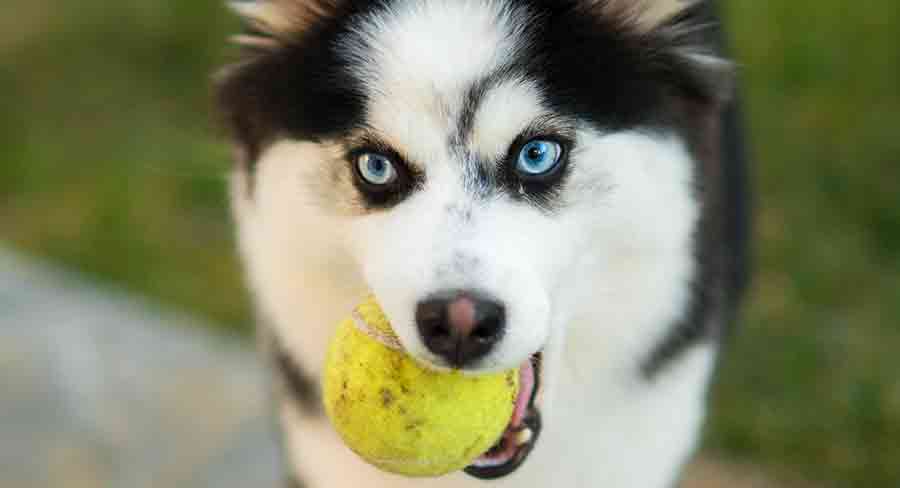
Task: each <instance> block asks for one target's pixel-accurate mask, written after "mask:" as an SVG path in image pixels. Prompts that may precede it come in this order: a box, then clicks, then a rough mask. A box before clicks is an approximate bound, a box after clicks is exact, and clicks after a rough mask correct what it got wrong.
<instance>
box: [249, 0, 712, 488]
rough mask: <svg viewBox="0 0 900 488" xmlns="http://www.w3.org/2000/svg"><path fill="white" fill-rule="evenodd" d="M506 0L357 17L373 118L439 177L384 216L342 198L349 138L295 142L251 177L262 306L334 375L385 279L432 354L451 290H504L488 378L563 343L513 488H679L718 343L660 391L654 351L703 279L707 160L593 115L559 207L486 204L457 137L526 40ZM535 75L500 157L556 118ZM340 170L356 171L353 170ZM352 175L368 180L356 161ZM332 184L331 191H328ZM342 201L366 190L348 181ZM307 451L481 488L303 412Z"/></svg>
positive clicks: (495, 146)
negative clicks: (466, 99)
mask: <svg viewBox="0 0 900 488" xmlns="http://www.w3.org/2000/svg"><path fill="white" fill-rule="evenodd" d="M501 7H502V2H475V1H471V0H461V1H451V0H432V1H427V2H417V3H416V4H415V6H412V3H410V4H409V5H407V6H401V7H399V8H398V9H397V11H395V12H392V13H391V14H390V15H387V14H386V15H383V16H382V17H380V18H376V19H372V20H371V21H370V22H369V23H367V24H364V25H359V26H357V29H358V32H359V33H360V34H361V35H362V36H363V37H364V38H365V39H366V42H368V43H371V44H372V45H374V46H375V49H372V50H363V49H362V47H361V46H360V45H358V44H353V43H348V45H346V46H344V47H345V48H346V49H348V50H349V51H350V52H353V53H354V55H355V56H357V57H358V61H359V63H360V70H361V73H362V76H363V79H366V80H368V81H367V83H368V84H367V89H368V90H370V92H371V93H370V95H371V97H372V100H373V101H372V103H371V105H370V106H369V107H368V108H367V121H368V124H369V126H370V127H371V128H372V129H373V130H374V131H376V132H377V133H378V135H379V136H380V137H382V138H383V139H384V140H385V141H387V142H388V143H390V144H392V146H393V147H394V148H395V149H396V150H397V151H399V152H400V153H401V154H403V155H404V156H405V157H406V158H407V159H408V160H409V161H410V162H411V163H412V164H414V165H416V166H417V167H418V168H419V169H420V170H421V171H423V172H424V173H425V174H426V185H425V188H424V189H422V190H421V191H418V192H416V193H414V194H413V195H412V196H411V197H410V198H409V199H408V200H406V201H404V202H403V203H401V204H400V205H398V206H396V207H394V208H392V209H390V210H388V211H384V212H373V213H369V214H366V215H358V214H357V215H348V214H346V213H342V212H339V211H335V209H334V208H328V206H327V205H323V202H322V194H323V192H324V193H325V194H326V195H327V192H328V190H329V187H328V183H327V182H325V181H324V180H323V178H322V174H323V172H327V171H323V168H325V167H328V168H341V167H342V166H340V165H344V166H348V165H347V163H346V162H343V161H342V160H341V154H340V153H339V152H338V151H337V150H336V149H335V148H334V146H333V145H332V144H330V143H327V142H326V143H323V144H314V143H300V142H291V141H280V142H278V143H276V144H274V145H273V146H272V147H270V148H269V149H268V150H267V151H266V152H265V154H264V155H263V157H262V158H261V159H260V161H259V162H258V165H257V167H258V169H257V173H256V174H255V190H254V195H253V197H252V198H250V197H248V196H247V194H246V192H245V191H243V189H244V188H245V186H246V182H245V181H244V178H245V177H246V176H244V175H242V174H237V175H236V177H235V181H234V187H235V188H234V192H233V193H234V201H235V203H234V208H235V215H236V218H237V221H238V224H239V231H240V244H241V250H242V253H243V256H244V259H245V263H246V265H247V269H248V274H249V277H250V283H251V286H252V288H253V290H254V292H255V296H256V298H257V301H258V304H259V308H260V311H261V313H262V314H263V316H264V318H266V319H268V320H269V321H270V322H271V324H272V325H273V327H274V328H275V331H276V333H277V334H278V336H279V337H280V338H281V340H282V342H283V343H284V344H285V346H286V347H287V349H288V350H289V351H290V352H292V353H293V354H294V355H296V357H297V361H298V362H299V363H300V364H301V366H302V367H303V368H304V369H305V370H306V371H308V372H310V373H312V374H314V375H318V373H319V372H320V370H321V364H322V363H323V361H324V355H325V350H326V345H327V341H328V339H329V337H330V335H331V333H332V331H333V324H336V323H337V322H338V321H339V320H340V319H341V318H343V317H345V316H346V315H347V313H348V311H349V310H351V308H352V306H353V305H354V304H355V303H357V302H358V301H359V300H360V298H361V297H363V296H364V294H365V293H366V291H367V290H369V289H371V290H373V291H374V292H375V293H376V294H377V296H378V298H379V300H380V302H381V304H382V305H383V306H384V308H385V310H386V312H387V314H388V315H389V316H390V317H391V319H392V322H393V324H394V326H395V329H396V331H397V333H398V335H399V336H400V338H401V341H402V342H403V343H404V345H405V346H406V347H407V349H408V350H409V351H410V352H411V353H412V354H414V355H416V356H417V357H419V358H420V359H422V360H424V361H428V362H431V363H434V364H436V365H438V366H439V365H440V364H441V362H440V359H439V358H437V357H435V356H434V355H432V354H431V353H429V352H428V351H427V349H426V348H425V347H424V346H423V344H422V341H421V339H420V338H419V337H418V333H417V331H416V328H415V325H414V320H413V314H414V310H415V305H416V303H417V302H418V301H419V300H421V299H423V298H425V297H426V296H428V295H429V294H430V293H432V292H436V291H440V290H445V289H458V288H475V289H478V290H482V291H486V292H489V293H491V294H493V295H494V296H495V297H497V298H498V299H500V300H502V301H503V302H504V303H505V305H506V307H507V313H508V318H507V322H508V326H507V327H508V330H507V333H506V335H505V336H504V340H503V341H502V342H501V344H499V346H498V347H497V348H496V350H495V351H494V352H492V353H491V354H490V355H489V356H488V357H487V359H486V361H485V363H484V364H483V365H482V368H481V369H482V370H485V371H486V370H495V369H501V368H510V367H515V366H517V365H519V364H521V363H522V362H523V361H524V360H525V359H526V358H527V357H528V356H530V355H531V354H532V353H534V352H536V351H538V350H542V349H543V350H544V353H545V367H544V374H543V381H544V385H545V391H544V393H543V397H544V398H543V401H542V403H541V410H542V413H543V416H544V429H543V433H542V438H541V439H540V441H539V442H538V444H537V447H536V450H535V452H534V453H533V454H532V456H531V457H530V459H529V460H528V461H527V462H526V463H525V465H524V466H523V467H522V468H520V470H519V471H518V472H516V473H515V474H514V475H512V476H510V477H507V478H505V479H503V480H501V481H499V482H497V483H496V484H495V486H499V487H547V486H566V487H573V488H577V487H589V486H604V487H608V488H623V487H641V488H662V487H665V486H667V485H668V484H669V483H671V482H672V481H673V479H674V476H676V474H677V471H678V468H679V467H680V466H681V464H682V463H683V462H684V461H685V460H686V458H687V457H688V456H689V454H690V453H691V452H692V450H693V446H694V442H695V438H696V435H697V430H698V428H699V425H700V422H701V419H702V411H703V393H704V391H705V387H706V383H707V380H708V375H709V372H710V370H711V368H712V363H713V356H714V352H713V351H712V349H711V348H709V347H705V346H698V347H697V348H695V349H694V350H692V351H690V352H689V354H687V355H685V356H684V357H683V358H681V359H680V360H679V361H678V362H677V363H675V364H674V365H672V366H671V367H670V368H669V369H667V370H666V371H665V372H664V373H663V374H662V375H661V376H659V377H657V378H656V379H655V380H654V381H653V382H647V381H645V380H644V379H642V378H641V377H640V375H639V368H640V365H641V362H642V361H643V360H644V359H645V358H646V357H647V355H648V354H649V353H650V351H651V349H652V347H653V346H654V345H655V344H657V343H658V342H659V341H660V340H661V339H662V338H663V337H664V335H665V334H666V332H667V331H668V327H670V326H671V324H672V323H673V321H675V320H676V319H677V318H678V316H679V315H680V314H681V313H683V310H684V309H685V306H686V303H687V300H688V298H689V297H688V290H689V286H688V282H689V281H690V280H691V279H692V277H693V275H694V271H695V270H694V269H693V262H694V261H693V257H692V245H691V238H692V232H693V230H694V229H695V226H696V222H697V218H698V215H699V209H698V203H697V202H696V201H695V198H694V195H693V190H692V187H693V182H692V164H693V163H692V161H691V158H690V156H689V155H688V153H687V151H686V150H685V148H684V145H683V143H682V142H681V141H680V140H679V139H678V138H677V137H675V136H672V135H666V134H649V133H639V132H623V133H598V132H596V131H595V130H592V129H590V128H588V127H587V126H584V125H580V124H579V123H578V121H565V122H566V123H567V124H571V126H572V127H573V128H574V130H575V134H574V135H575V137H576V139H577V144H576V147H577V149H576V150H575V151H574V152H573V154H571V164H572V165H573V170H572V174H571V178H570V180H569V181H568V182H567V186H566V188H565V190H564V192H563V200H562V202H561V206H560V208H559V209H557V210H556V211H555V212H553V213H547V212H542V211H541V210H540V209H537V208H535V207H534V206H531V205H528V204H525V203H520V202H516V201H514V200H512V199H510V198H506V197H501V198H495V199H488V200H483V199H478V198H475V197H474V196H473V195H472V194H471V193H472V192H471V191H469V190H470V189H469V188H468V187H467V186H466V165H467V164H474V163H472V162H471V161H468V160H462V158H461V156H460V154H458V151H455V150H453V149H452V148H450V147H448V145H447V141H448V139H449V137H448V136H449V135H451V134H452V133H453V131H454V130H456V127H455V120H456V117H457V116H458V115H459V111H460V108H461V106H462V97H463V95H464V92H465V89H466V87H467V86H468V85H469V84H470V83H472V82H473V81H475V80H477V79H479V78H480V77H481V76H483V75H484V74H485V73H488V72H490V71H491V70H492V69H493V68H495V67H496V66H497V63H498V61H499V60H501V59H503V57H504V56H506V55H508V52H509V50H511V49H515V48H516V45H515V42H514V39H515V38H516V36H515V27H513V26H514V25H515V19H512V18H510V14H509V13H508V12H507V11H506V10H504V9H502V8H501ZM553 115H554V114H552V113H550V112H549V111H548V110H547V109H546V108H545V106H544V104H543V102H542V100H541V93H540V91H539V90H538V88H537V87H536V86H535V85H533V84H531V83H529V82H528V81H527V80H519V81H515V82H510V83H505V84H501V85H500V86H497V87H494V88H493V90H492V91H491V92H490V93H489V94H488V95H487V97H486V98H485V101H484V103H483V105H482V106H481V108H480V110H479V112H478V114H477V117H476V119H475V123H474V128H475V130H474V136H473V137H472V139H471V141H469V147H468V148H467V149H468V150H469V151H470V152H471V153H472V154H479V155H482V156H492V157H498V156H501V155H503V154H505V153H506V151H507V150H508V148H509V146H510V144H511V143H512V142H513V139H514V138H515V137H516V136H517V135H518V133H519V132H520V131H521V130H522V129H523V128H524V127H526V126H528V125H529V124H532V123H534V122H535V121H536V120H539V119H541V118H542V117H552V116H553ZM335 165H337V166H335ZM335 171H349V170H347V169H346V168H344V169H337V170H335ZM317 183H321V185H322V186H324V187H325V188H324V190H316V191H310V188H311V187H312V186H314V185H315V184H317ZM332 190H333V191H334V193H335V194H334V195H332V198H333V199H334V200H336V201H338V200H340V201H345V200H348V199H352V198H353V196H352V195H347V194H344V192H348V191H352V190H351V189H350V188H349V187H347V186H342V187H337V186H336V187H334V188H333V189H332ZM284 423H285V426H286V428H287V429H288V438H289V445H290V448H291V453H292V454H293V455H294V457H295V459H296V466H298V468H299V472H300V474H301V476H302V477H303V478H304V479H305V480H307V481H309V482H310V485H311V487H312V488H320V487H326V486H327V487H329V488H344V487H359V486H367V487H374V488H380V487H400V488H403V487H407V486H408V487H417V486H434V487H460V488H463V487H469V486H481V484H480V482H478V481H476V480H473V479H470V478H468V477H466V476H464V475H453V476H449V477H446V478H442V479H439V480H431V481H427V482H423V481H412V480H405V479H402V478H398V477H394V476H390V475H385V474H382V473H379V472H377V471H375V470H374V469H373V468H370V467H369V466H367V465H366V464H364V463H363V462H362V461H360V460H359V459H358V458H356V457H355V456H354V455H352V453H350V451H349V450H348V449H347V448H346V447H344V446H343V445H342V444H341V443H340V441H339V440H338V438H337V436H336V435H335V434H334V432H333V431H332V430H331V429H330V427H329V426H328V424H327V423H326V421H325V420H324V419H322V418H309V417H304V416H303V414H301V413H298V412H296V411H293V410H292V409H289V408H288V409H286V410H285V412H284Z"/></svg>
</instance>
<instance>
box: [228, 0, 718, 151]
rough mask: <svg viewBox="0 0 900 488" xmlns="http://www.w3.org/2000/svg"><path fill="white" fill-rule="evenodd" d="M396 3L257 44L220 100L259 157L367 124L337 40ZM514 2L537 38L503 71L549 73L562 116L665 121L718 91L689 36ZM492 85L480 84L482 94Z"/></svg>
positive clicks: (549, 88)
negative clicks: (688, 53) (687, 52)
mask: <svg viewBox="0 0 900 488" xmlns="http://www.w3.org/2000/svg"><path fill="white" fill-rule="evenodd" d="M391 3H393V2H391V1H390V0H381V1H363V0H344V1H343V2H338V5H339V7H338V9H337V10H336V11H335V12H334V14H333V15H332V16H329V17H328V18H324V19H321V20H320V21H318V22H314V23H313V24H312V25H311V26H310V27H308V28H307V29H306V30H305V31H304V32H302V33H300V34H298V35H297V36H296V38H294V39H290V40H288V41H287V42H285V43H283V46H282V47H281V48H279V49H276V50H274V51H272V52H258V51H257V52H254V54H252V55H251V56H250V58H249V59H248V60H247V61H246V62H245V63H244V64H241V65H238V66H237V67H235V68H233V70H232V72H231V73H230V75H228V76H226V77H225V78H224V80H223V81H222V82H221V84H220V86H219V90H218V93H219V96H218V100H219V103H220V105H221V107H222V109H223V113H224V114H225V116H226V122H227V123H228V124H229V126H230V127H231V129H232V132H233V134H234V136H235V138H236V139H237V141H238V142H239V143H240V144H241V145H242V146H243V148H244V150H245V153H246V155H247V159H248V160H249V161H250V162H251V164H252V162H253V161H255V160H256V158H257V157H258V156H259V154H260V152H261V150H262V149H264V147H265V145H266V144H267V143H269V142H271V141H272V140H273V139H275V138H276V137H278V136H284V137H291V138H295V139H301V140H318V139H321V138H324V137H329V136H339V135H343V134H346V132H347V131H349V130H351V129H354V128H359V127H362V126H363V125H364V121H363V120H362V118H363V115H364V107H365V103H366V94H365V92H364V90H363V87H362V86H361V84H360V81H359V79H358V78H357V76H356V73H355V71H354V70H355V68H357V61H356V60H354V59H351V56H350V55H348V54H347V53H346V52H344V51H341V50H340V49H338V48H337V45H338V40H339V39H342V40H344V41H346V40H348V39H351V40H355V41H356V42H360V43H363V42H364V41H363V40H361V39H356V38H354V34H352V32H351V29H350V24H351V23H353V22H355V21H357V20H359V19H360V18H362V17H365V16H367V15H371V14H372V13H373V12H376V11H381V10H383V9H385V8H387V7H389V6H390V4H391ZM511 4H512V5H515V7H514V9H515V10H516V11H517V12H519V14H521V15H520V17H521V18H523V19H528V20H527V22H528V23H529V25H528V29H527V32H528V35H529V36H530V37H531V39H530V42H529V43H527V44H528V45H527V47H526V48H525V49H521V50H520V51H519V52H518V53H517V56H516V57H515V58H514V59H511V60H509V64H508V65H507V66H505V67H504V68H503V69H502V70H500V72H499V73H498V74H499V76H500V78H508V77H512V76H522V75H524V76H525V77H527V78H529V79H534V80H538V81H540V82H541V83H542V84H543V88H544V93H545V95H546V96H547V98H548V101H549V103H550V104H551V106H552V108H553V109H555V110H557V111H559V112H561V113H563V114H570V115H573V116H575V117H577V118H579V120H586V121H589V122H592V123H594V124H595V125H596V126H597V127H599V128H602V129H610V130H612V129H625V128H632V127H647V126H651V125H665V124H666V123H667V122H668V121H670V117H669V116H668V114H667V107H668V106H669V104H668V103H667V100H668V99H669V98H670V97H673V96H677V97H691V98H696V99H705V98H710V97H712V96H714V94H713V93H711V87H709V86H708V85H707V84H706V83H705V80H708V79H709V78H711V77H710V76H707V75H706V74H704V73H703V68H702V67H699V66H695V65H693V64H692V63H690V62H689V61H687V60H686V58H684V57H683V56H681V55H680V53H678V52H677V50H676V48H681V47H684V46H680V45H679V43H681V42H684V39H679V38H678V37H672V36H668V35H664V34H662V33H660V34H649V35H648V34H642V33H639V32H637V31H636V30H635V29H634V28H633V26H631V25H630V23H629V21H628V19H624V18H609V17H607V16H603V15H599V14H597V15H594V14H592V13H591V12H587V11H585V9H584V8H582V5H583V4H584V2H583V1H580V0H567V1H565V0H564V1H560V0H556V1H551V0H520V1H518V2H511ZM679 21H680V22H684V23H689V22H692V21H693V19H692V18H691V17H690V16H685V17H683V18H681V19H679ZM493 81H496V80H493ZM479 83H484V82H479ZM484 87H485V86H484V85H483V84H482V88H481V89H479V86H478V85H476V86H475V87H473V97H474V98H477V97H478V93H479V92H482V93H483V88H484ZM469 105H471V104H469ZM466 113H468V114H469V115H470V116H469V117H468V118H467V117H463V118H462V122H463V123H462V124H461V127H462V129H463V130H464V129H465V128H466V127H467V126H470V125H471V114H472V113H474V112H473V107H471V106H470V107H469V110H467V111H466ZM467 120H468V121H469V124H466V123H465V122H466V121H467Z"/></svg>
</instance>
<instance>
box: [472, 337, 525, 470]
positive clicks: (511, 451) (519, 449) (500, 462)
mask: <svg viewBox="0 0 900 488" xmlns="http://www.w3.org/2000/svg"><path fill="white" fill-rule="evenodd" d="M540 361H541V353H537V354H535V355H534V356H533V357H532V358H531V359H530V360H529V361H528V362H527V363H525V365H524V366H523V368H522V369H523V371H525V370H529V371H528V372H530V374H531V376H532V378H530V381H529V379H527V378H526V379H524V380H523V384H528V383H526V382H529V383H530V386H531V391H530V392H529V393H530V394H529V396H528V400H527V403H526V404H523V405H521V406H519V405H517V408H516V410H515V412H514V413H513V418H512V420H511V421H510V426H509V427H508V428H507V430H506V432H505V433H504V434H503V437H502V438H501V439H500V440H499V441H498V442H497V444H496V445H495V446H494V447H492V448H491V449H490V450H489V451H488V452H487V453H485V454H484V455H482V456H481V457H479V458H478V459H476V460H475V462H473V463H472V464H471V465H470V466H469V467H467V468H466V469H465V472H466V474H468V475H470V476H473V477H475V478H479V479H483V480H492V479H497V478H502V477H504V476H506V475H508V474H511V473H513V472H514V471H516V470H517V469H518V468H519V466H521V465H522V464H523V463H524V462H525V459H526V458H528V455H529V454H531V451H532V449H534V446H535V445H536V444H537V441H538V437H539V436H540V433H541V413H540V410H539V409H538V407H537V406H536V399H537V396H538V390H539V388H540ZM523 374H525V373H523ZM523 436H524V438H523Z"/></svg>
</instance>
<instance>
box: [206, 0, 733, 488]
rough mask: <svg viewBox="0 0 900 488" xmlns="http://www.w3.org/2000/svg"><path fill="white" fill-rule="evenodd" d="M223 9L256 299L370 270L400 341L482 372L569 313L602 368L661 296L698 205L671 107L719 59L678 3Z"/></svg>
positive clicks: (532, 351)
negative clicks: (232, 15) (234, 56)
mask: <svg viewBox="0 0 900 488" xmlns="http://www.w3.org/2000/svg"><path fill="white" fill-rule="evenodd" d="M661 3H662V5H663V6H664V10H665V7H666V6H668V7H673V8H672V10H680V9H679V8H677V7H678V6H677V5H675V4H677V3H678V2H672V1H664V2H661ZM636 5H637V6H636ZM234 6H235V8H236V9H237V10H238V12H240V13H241V14H242V15H243V16H244V18H245V19H246V20H247V22H248V30H247V33H246V34H244V35H242V36H239V37H238V41H239V43H240V44H242V46H243V48H244V49H245V50H246V53H247V54H246V56H245V58H244V59H243V60H242V61H241V62H240V63H239V64H237V65H234V66H232V67H230V68H228V69H227V70H226V71H225V72H224V73H223V75H222V77H221V79H220V86H219V97H220V101H221V104H222V106H223V107H224V109H225V113H226V115H227V120H228V122H229V124H230V126H231V128H232V129H233V133H234V136H235V140H236V142H237V146H238V148H239V153H240V154H239V158H240V160H241V165H240V168H239V170H238V176H239V178H238V180H239V181H240V184H239V185H238V186H237V188H236V193H235V199H236V209H237V214H238V221H239V223H240V225H241V228H242V229H241V230H242V240H243V244H244V246H243V247H244V250H245V256H246V258H247V260H248V261H249V264H250V270H251V279H252V280H253V282H254V286H255V288H256V290H257V292H258V294H259V298H260V300H261V301H262V302H263V303H264V304H265V307H267V308H268V309H270V310H268V313H271V314H272V315H275V316H278V315H279V314H280V315H285V316H286V315H288V314H286V313H281V312H279V309H287V308H290V307H294V306H296V305H295V303H296V302H295V299H296V296H298V295H300V294H304V293H312V294H315V293H318V291H317V290H313V289H312V288H323V289H326V290H329V291H330V292H334V293H346V294H347V295H353V296H355V297H356V298H359V297H360V293H362V292H363V291H364V290H372V291H373V292H374V293H375V294H376V295H377V297H378V299H379V301H380V302H381V304H382V305H383V307H384V309H385V311H386V313H387V314H388V316H389V317H390V318H391V320H392V323H393V325H394V327H395V329H396V332H397V334H398V335H399V337H400V339H401V341H402V342H403V344H404V346H405V347H406V348H407V349H408V351H409V352H410V353H411V354H413V355H414V356H415V357H417V358H419V359H420V360H422V361H424V362H427V363H430V364H432V365H434V366H436V367H439V368H451V367H452V368H462V369H465V370H468V371H472V372H482V371H496V370H501V369H509V368H513V367H518V366H520V365H522V364H523V363H526V362H527V361H530V360H531V358H533V357H534V356H535V355H536V354H538V353H541V352H542V351H546V350H548V348H550V347H551V346H552V345H553V344H556V345H557V346H555V347H558V348H561V347H562V346H561V344H562V343H563V339H562V338H563V334H564V333H566V329H567V326H568V324H570V323H573V322H578V321H581V322H584V321H594V322H595V323H592V324H589V325H590V326H591V327H593V328H594V330H593V332H591V333H587V332H585V331H583V330H582V331H581V332H580V334H586V333H587V334H596V335H599V336H602V337H603V341H601V342H600V344H601V345H600V346H598V347H601V348H602V349H600V350H596V351H594V352H593V354H599V355H605V356H606V357H608V358H609V364H610V366H611V367H615V366H621V364H616V361H617V359H616V358H628V357H631V359H633V358H634V357H636V356H638V355H640V354H644V353H645V352H646V351H645V349H646V345H645V344H646V341H647V339H646V337H641V336H646V335H647V334H657V335H659V334H662V333H663V328H664V327H666V326H667V325H668V324H669V323H670V322H671V321H672V319H673V318H674V317H676V316H677V315H678V314H680V313H682V312H683V309H684V308H685V307H686V303H687V301H688V295H689V291H688V288H689V284H690V282H691V280H692V278H693V274H694V272H695V259H694V244H693V241H692V236H693V235H694V232H695V231H696V227H697V223H698V219H699V216H700V213H701V210H700V201H699V199H698V196H697V194H696V192H695V188H694V181H695V178H694V176H695V172H696V171H697V168H696V165H695V159H696V158H695V157H694V155H693V154H692V149H693V148H692V147H691V145H690V144H688V142H689V141H690V140H691V138H692V137H693V136H692V135H691V134H690V126H692V123H691V122H689V121H691V120H694V119H692V117H697V116H698V115H697V114H699V113H705V111H704V109H703V107H708V106H713V105H715V104H716V103H717V101H718V100H719V98H720V97H721V96H722V94H723V93H725V92H726V91H727V87H726V85H727V79H728V75H727V74H728V65H727V64H726V63H724V62H722V61H721V60H719V59H718V58H717V57H715V56H714V55H712V54H711V52H709V51H707V50H706V46H704V45H703V43H702V42H700V40H701V39H702V35H700V34H702V28H703V25H701V22H702V21H701V18H702V16H701V15H700V9H699V8H694V7H692V8H688V9H686V10H682V11H680V12H678V13H677V15H673V16H668V15H659V12H657V10H656V9H654V8H645V7H641V6H640V5H639V2H631V1H598V0H566V1H543V0H520V1H517V0H380V1H368V0H269V1H256V2H252V1H251V2H246V1H245V2H235V3H234ZM274 275H279V276H281V277H282V278H281V279H280V280H276V279H272V276H274ZM291 276H292V278H290V277H291ZM285 277H288V278H285ZM346 311H347V310H346V309H344V310H336V311H334V313H335V314H337V315H338V316H340V315H341V314H345V313H346ZM326 316H327V315H326ZM276 320H277V318H276ZM622 325H624V326H627V327H628V329H624V328H622V327H621V326H622ZM576 335H577V334H576ZM578 340H580V339H578ZM514 454H515V453H514ZM522 457H524V456H522ZM520 461H521V459H518V462H520ZM486 464H488V465H490V464H491V463H489V462H487V463H486ZM494 465H496V463H494ZM494 467H496V466H494ZM475 471H478V470H475ZM503 472H504V470H499V471H498V470H496V469H494V470H493V471H491V470H487V471H485V470H482V471H480V472H477V473H476V474H481V475H484V476H492V475H497V474H498V473H503Z"/></svg>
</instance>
